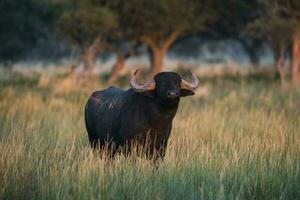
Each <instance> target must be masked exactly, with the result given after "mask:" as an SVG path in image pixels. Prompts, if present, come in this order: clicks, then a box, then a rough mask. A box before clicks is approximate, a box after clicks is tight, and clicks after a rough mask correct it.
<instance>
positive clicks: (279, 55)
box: [275, 47, 287, 87]
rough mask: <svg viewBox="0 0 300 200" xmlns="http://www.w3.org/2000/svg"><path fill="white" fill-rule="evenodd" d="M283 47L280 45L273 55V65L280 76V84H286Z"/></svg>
mask: <svg viewBox="0 0 300 200" xmlns="http://www.w3.org/2000/svg"><path fill="white" fill-rule="evenodd" d="M284 55H285V48H284V47H281V48H278V50H277V52H276V56H275V59H276V60H275V65H276V69H277V71H278V73H279V76H280V83H281V86H283V87H284V86H286V85H287V80H286V74H287V65H286V64H285V56H284Z"/></svg>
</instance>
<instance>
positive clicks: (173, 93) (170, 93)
mask: <svg viewBox="0 0 300 200" xmlns="http://www.w3.org/2000/svg"><path fill="white" fill-rule="evenodd" d="M167 95H168V98H175V97H178V96H179V93H178V92H177V91H176V90H169V91H168V93H167Z"/></svg>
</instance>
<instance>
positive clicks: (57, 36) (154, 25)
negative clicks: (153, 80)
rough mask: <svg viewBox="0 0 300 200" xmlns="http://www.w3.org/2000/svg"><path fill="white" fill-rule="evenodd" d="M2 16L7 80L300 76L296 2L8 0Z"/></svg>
mask: <svg viewBox="0 0 300 200" xmlns="http://www.w3.org/2000/svg"><path fill="white" fill-rule="evenodd" d="M0 13H1V14H0V16H1V18H0V43H1V45H0V64H1V67H0V68H1V74H2V76H1V79H7V80H9V79H10V78H11V77H13V76H14V75H16V74H18V75H22V76H33V74H35V75H38V76H40V77H39V78H40V79H41V80H40V82H41V84H42V85H43V84H45V82H47V81H46V80H48V79H49V80H50V79H51V78H49V76H53V75H58V74H64V75H65V76H64V77H68V78H69V79H70V81H69V82H70V83H71V84H79V85H80V84H81V83H82V82H84V81H83V80H84V79H86V78H87V77H88V79H87V80H91V79H90V77H95V76H96V77H98V78H99V77H100V79H99V80H102V82H103V83H108V84H119V82H120V80H124V77H127V76H128V74H130V71H132V68H145V71H146V72H147V74H150V75H153V74H155V73H157V72H160V71H163V70H172V71H176V70H179V71H180V69H182V68H183V69H185V68H190V69H193V71H195V73H197V74H198V75H199V76H200V77H201V76H202V77H219V76H228V75H229V76H234V77H250V76H253V75H255V76H261V77H263V76H267V77H269V78H270V77H271V78H273V79H274V80H276V81H280V83H281V84H282V85H288V84H289V83H293V84H294V85H297V84H299V82H300V28H299V27H300V1H298V0H199V1H193V0H190V1H186V0H161V1H148V0H127V1H123V0H2V1H1V3H0ZM46 74H47V75H46ZM41 75H42V76H41ZM99 75H100V76H99ZM125 79H126V78H125ZM49 80H48V82H49Z"/></svg>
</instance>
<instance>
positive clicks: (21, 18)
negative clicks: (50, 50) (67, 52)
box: [0, 0, 54, 64]
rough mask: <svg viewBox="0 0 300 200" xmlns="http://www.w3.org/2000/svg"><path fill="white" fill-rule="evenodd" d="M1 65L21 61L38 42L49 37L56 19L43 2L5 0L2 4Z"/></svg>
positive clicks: (0, 9)
mask: <svg viewBox="0 0 300 200" xmlns="http://www.w3.org/2000/svg"><path fill="white" fill-rule="evenodd" d="M0 13H1V19H0V32H1V34H0V43H1V46H0V62H2V63H4V64H8V63H13V62H15V61H17V60H19V59H20V58H21V57H22V56H23V55H24V53H26V51H27V50H28V49H30V48H33V47H34V46H35V45H36V44H37V42H38V39H40V38H42V37H46V36H47V31H49V29H50V27H51V26H52V23H53V21H54V15H53V10H52V7H51V6H49V5H48V4H45V2H42V1H34V0H2V1H1V3H0Z"/></svg>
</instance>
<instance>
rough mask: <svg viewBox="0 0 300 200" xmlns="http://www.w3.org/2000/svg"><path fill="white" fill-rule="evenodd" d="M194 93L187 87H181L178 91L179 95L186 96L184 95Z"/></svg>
mask: <svg viewBox="0 0 300 200" xmlns="http://www.w3.org/2000/svg"><path fill="white" fill-rule="evenodd" d="M194 94H195V93H194V92H193V91H192V90H188V89H181V91H180V96H181V97H186V96H191V95H194Z"/></svg>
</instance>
